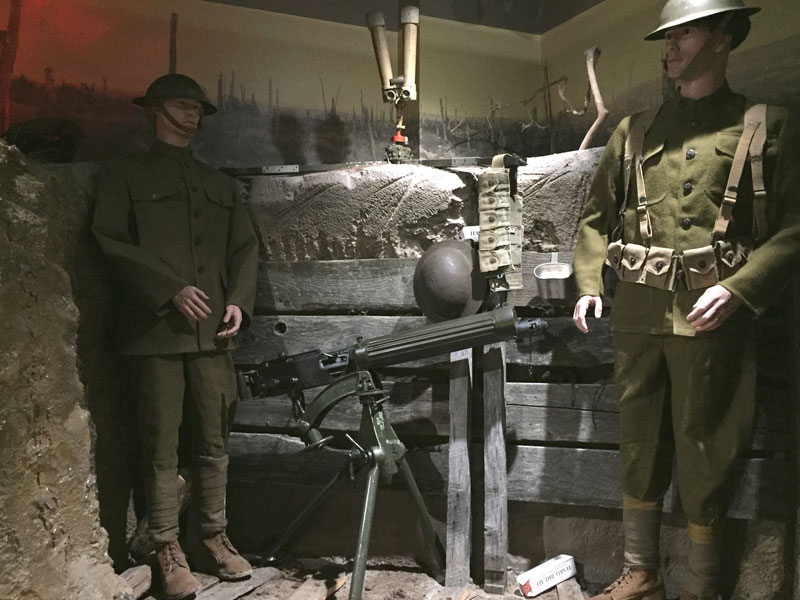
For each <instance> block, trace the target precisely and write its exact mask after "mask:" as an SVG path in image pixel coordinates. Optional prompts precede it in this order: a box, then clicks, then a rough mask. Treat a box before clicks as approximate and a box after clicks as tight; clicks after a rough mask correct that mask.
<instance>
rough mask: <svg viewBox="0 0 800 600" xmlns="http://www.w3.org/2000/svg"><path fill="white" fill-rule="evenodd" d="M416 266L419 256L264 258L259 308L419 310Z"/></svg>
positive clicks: (259, 310)
mask: <svg viewBox="0 0 800 600" xmlns="http://www.w3.org/2000/svg"><path fill="white" fill-rule="evenodd" d="M416 265H417V259H416V258H388V259H359V260H313V261H299V262H262V263H261V264H260V265H259V269H258V283H257V289H256V313H261V314H264V313H282V314H291V313H297V312H300V313H303V312H324V313H330V312H344V313H346V312H350V311H358V312H364V311H368V312H371V313H387V312H388V313H398V312H411V311H417V313H419V309H418V308H417V305H416V301H415V300H414V269H415V268H416Z"/></svg>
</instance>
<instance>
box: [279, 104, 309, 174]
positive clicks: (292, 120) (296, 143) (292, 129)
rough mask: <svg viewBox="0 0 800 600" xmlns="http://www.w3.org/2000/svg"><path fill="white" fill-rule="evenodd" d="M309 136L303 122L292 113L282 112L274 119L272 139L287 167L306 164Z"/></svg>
mask: <svg viewBox="0 0 800 600" xmlns="http://www.w3.org/2000/svg"><path fill="white" fill-rule="evenodd" d="M307 137H308V136H307V134H306V131H305V128H304V127H303V122H302V121H301V120H300V119H299V118H298V117H297V116H296V115H295V114H294V113H293V112H291V111H282V112H280V113H278V114H276V115H275V116H274V117H273V119H272V139H273V141H274V142H275V147H276V148H277V149H278V152H280V155H281V159H282V160H283V164H285V165H304V164H306V157H305V147H306V140H307Z"/></svg>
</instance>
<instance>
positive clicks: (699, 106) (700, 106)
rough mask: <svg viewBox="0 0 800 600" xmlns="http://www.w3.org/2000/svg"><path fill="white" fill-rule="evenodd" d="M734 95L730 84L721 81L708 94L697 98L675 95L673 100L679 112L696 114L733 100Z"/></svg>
mask: <svg viewBox="0 0 800 600" xmlns="http://www.w3.org/2000/svg"><path fill="white" fill-rule="evenodd" d="M735 97H736V94H734V93H733V91H732V90H731V88H730V86H728V82H727V81H723V82H722V85H721V86H719V87H718V88H717V89H716V90H714V91H713V92H711V93H710V94H709V95H708V96H703V97H702V98H698V99H697V100H694V99H692V98H684V97H682V96H677V97H676V99H675V102H676V104H677V107H678V110H679V111H680V112H685V113H688V114H697V113H702V112H706V111H708V110H711V109H714V108H716V107H719V106H721V105H723V104H725V103H727V102H729V101H731V100H733V99H734V98H735Z"/></svg>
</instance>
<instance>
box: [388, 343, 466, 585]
mask: <svg viewBox="0 0 800 600" xmlns="http://www.w3.org/2000/svg"><path fill="white" fill-rule="evenodd" d="M472 366H473V365H472V350H471V349H470V350H462V351H460V352H454V353H452V354H451V355H450V385H449V398H448V407H449V411H448V413H449V414H448V417H449V431H448V433H449V438H448V439H449V440H450V443H449V445H448V448H449V453H448V457H447V459H448V478H447V533H446V536H447V540H446V545H445V547H446V552H447V556H446V561H445V562H446V567H445V586H447V587H449V588H460V587H463V586H465V585H466V584H468V583H469V565H470V558H471V554H472V553H471V543H472V485H471V477H470V447H471V438H472V435H471V430H470V427H471V423H470V414H471V412H472V384H473V382H472ZM433 405H434V402H433V398H431V402H429V406H433ZM387 412H389V414H390V416H391V418H392V423H393V424H394V413H393V412H391V411H390V410H389V409H388V407H387Z"/></svg>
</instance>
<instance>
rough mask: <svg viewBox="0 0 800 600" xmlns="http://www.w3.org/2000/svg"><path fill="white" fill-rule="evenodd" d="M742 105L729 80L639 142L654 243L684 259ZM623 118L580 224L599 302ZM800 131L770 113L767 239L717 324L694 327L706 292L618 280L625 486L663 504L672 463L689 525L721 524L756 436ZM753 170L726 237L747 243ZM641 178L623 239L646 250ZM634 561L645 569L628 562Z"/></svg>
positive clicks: (792, 238)
mask: <svg viewBox="0 0 800 600" xmlns="http://www.w3.org/2000/svg"><path fill="white" fill-rule="evenodd" d="M745 104H746V100H745V98H744V97H743V96H740V95H737V94H734V93H733V92H731V90H730V88H729V87H728V86H727V84H724V85H723V86H722V87H721V88H720V89H718V90H717V91H716V92H714V93H713V94H711V95H709V96H707V97H705V98H702V99H699V100H691V99H687V98H680V97H678V98H675V99H672V100H670V101H668V102H666V103H664V105H663V106H661V108H660V110H659V112H658V114H657V115H656V117H655V119H654V120H653V123H652V125H651V127H650V128H649V130H648V131H647V134H646V136H645V141H644V146H643V153H642V158H643V163H642V169H643V175H644V182H645V191H646V194H647V198H648V205H649V212H650V218H651V222H652V230H653V238H652V242H651V243H652V245H653V246H659V247H665V248H673V249H675V251H676V252H679V253H680V252H684V251H686V250H689V249H693V248H700V247H703V246H707V245H709V244H710V243H711V241H712V240H711V234H712V231H713V227H714V221H715V219H716V217H717V213H718V211H719V205H720V203H721V200H722V197H723V191H724V188H725V185H726V183H727V180H728V175H729V171H730V168H731V164H732V162H733V156H734V153H735V150H736V146H737V144H738V142H739V138H740V136H741V133H742V130H743V126H744V123H743V121H744V110H745ZM629 127H630V118H626V119H624V120H623V121H622V122H621V123H620V125H619V126H618V127H617V130H616V131H615V132H614V134H613V136H612V137H611V140H610V141H609V143H608V146H607V147H606V150H605V154H604V155H603V158H602V159H601V161H600V164H599V166H598V169H597V172H596V174H595V177H594V180H593V182H592V187H591V190H590V194H589V199H588V201H587V204H586V207H585V210H584V214H583V218H582V221H581V223H580V230H579V233H578V240H577V245H576V249H575V275H576V279H577V286H578V293H579V294H580V295H591V296H599V295H601V294H602V292H603V289H602V277H601V270H602V267H603V261H604V258H605V254H606V247H607V245H608V243H609V242H610V241H612V240H611V239H610V236H611V235H612V232H613V231H614V229H615V228H616V227H617V225H618V224H619V209H620V207H622V206H623V198H622V195H623V193H624V191H623V190H624V185H623V184H624V181H623V176H624V175H623V174H624V165H623V158H624V151H625V139H626V137H627V135H628V131H629ZM799 157H800V131H798V127H797V125H796V122H795V121H794V119H793V118H791V117H790V115H789V114H788V113H787V111H786V110H785V109H782V108H778V107H772V106H770V107H768V110H767V141H766V146H765V149H764V179H765V186H766V189H767V194H768V199H767V219H768V223H769V234H768V237H767V238H766V239H765V241H763V242H762V243H761V244H760V245H759V246H758V247H757V248H756V250H755V251H754V252H753V253H752V255H751V258H750V260H749V262H747V263H746V264H745V265H744V266H743V267H742V268H741V269H740V270H739V271H738V272H736V273H735V274H733V275H731V276H730V277H728V278H726V279H724V280H723V281H722V282H721V283H722V285H723V286H725V287H726V288H727V289H728V290H730V291H731V292H732V293H733V294H734V295H736V296H737V297H738V298H739V299H741V300H742V303H743V306H742V307H741V308H740V309H739V310H737V311H736V312H735V313H734V314H733V315H732V316H731V317H730V318H729V319H728V320H727V321H726V322H725V323H724V324H723V325H722V326H721V327H720V328H718V329H716V330H714V331H710V332H696V331H695V330H694V329H693V328H692V327H691V326H690V325H689V323H688V322H687V321H686V315H687V314H688V313H689V312H690V310H691V308H692V305H693V304H694V303H695V301H696V300H697V299H698V298H699V297H700V295H701V294H702V293H703V291H704V290H703V289H699V290H694V291H691V292H690V291H688V290H687V289H686V285H685V283H684V282H683V279H682V278H681V277H679V278H678V283H677V288H676V290H675V291H674V292H673V291H667V290H660V289H656V288H653V287H649V286H645V285H642V284H638V283H631V282H619V283H618V284H617V288H616V291H615V295H614V301H613V306H612V309H611V327H612V330H613V332H614V370H615V380H616V383H617V392H618V395H619V398H618V404H619V411H620V450H621V461H622V491H623V493H624V494H625V495H626V496H628V497H630V498H633V499H635V500H638V501H643V502H656V503H657V502H659V501H660V500H661V499H662V498H663V495H664V493H665V492H666V490H667V487H668V486H669V483H670V479H671V472H672V462H673V458H674V459H675V462H676V465H677V476H678V482H679V489H680V496H681V503H682V506H683V508H684V511H685V512H686V515H687V517H688V519H689V521H690V522H691V523H693V524H698V525H702V526H709V527H713V526H715V524H716V523H717V522H718V521H719V518H720V517H721V516H722V515H723V514H724V510H725V506H726V504H727V500H728V498H727V496H726V494H725V493H724V490H725V481H726V479H727V477H728V476H729V475H730V473H731V465H732V464H733V460H734V458H735V457H736V455H737V453H738V452H739V450H740V449H741V448H742V447H744V446H745V445H746V444H747V442H748V439H749V435H750V430H751V427H752V419H753V412H754V390H755V376H756V369H755V351H754V347H753V341H752V335H751V334H752V331H753V329H752V325H753V317H755V316H757V315H759V314H761V313H762V312H763V311H764V309H765V308H766V307H767V306H768V305H769V303H770V302H771V301H772V300H773V299H774V298H775V297H776V295H777V294H778V292H779V291H780V290H781V288H782V287H783V286H784V285H785V284H786V283H788V282H789V280H790V279H791V278H792V277H793V276H795V275H796V273H797V272H798V266H799V265H800V170H799V169H798V164H799V161H800V158H799ZM752 201H753V190H752V181H751V175H750V168H749V166H746V167H745V171H744V176H743V178H742V180H741V182H740V186H739V194H738V201H737V203H736V206H735V208H734V211H733V218H732V220H731V221H730V224H729V226H728V230H727V233H726V236H725V237H726V239H732V238H734V237H739V236H744V237H747V236H750V237H751V239H752V235H751V233H752V227H753V206H752ZM636 204H637V202H636V183H635V177H633V178H632V181H631V182H630V187H629V195H628V199H627V204H626V206H625V210H624V221H623V231H622V241H623V242H625V243H635V244H643V240H642V237H641V234H640V231H639V225H638V218H637V214H636ZM629 566H635V565H629Z"/></svg>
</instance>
